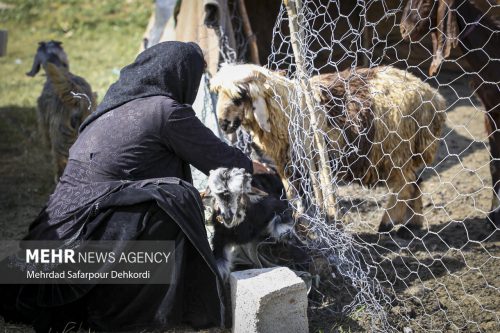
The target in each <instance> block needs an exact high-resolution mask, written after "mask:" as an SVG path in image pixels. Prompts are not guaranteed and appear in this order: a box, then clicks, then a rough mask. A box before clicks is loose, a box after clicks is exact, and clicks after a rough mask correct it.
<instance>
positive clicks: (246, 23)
mask: <svg viewBox="0 0 500 333" xmlns="http://www.w3.org/2000/svg"><path fill="white" fill-rule="evenodd" d="M238 9H239V11H240V15H241V19H242V20H243V32H244V33H245V37H246V38H247V40H248V45H249V48H250V60H251V61H252V62H253V63H254V64H256V65H260V58H259V48H258V47H257V37H256V36H255V34H254V33H253V30H252V25H251V24H250V20H249V19H248V13H247V7H246V6H245V0H238Z"/></svg>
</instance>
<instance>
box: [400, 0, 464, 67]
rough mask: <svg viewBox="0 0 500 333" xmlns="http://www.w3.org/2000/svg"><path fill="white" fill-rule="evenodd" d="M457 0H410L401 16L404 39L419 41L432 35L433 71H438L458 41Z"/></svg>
mask: <svg viewBox="0 0 500 333" xmlns="http://www.w3.org/2000/svg"><path fill="white" fill-rule="evenodd" d="M454 7H455V0H408V3H407V4H406V6H405V8H404V10H403V16H402V18H401V24H400V30H401V35H402V37H403V39H405V40H410V41H418V40H420V39H421V38H423V37H424V36H426V35H427V34H428V33H430V34H431V37H432V45H433V59H432V63H431V66H430V68H429V74H430V75H434V74H435V73H436V72H437V70H438V68H439V66H440V65H441V63H442V62H443V60H444V59H446V58H447V57H448V56H449V55H450V52H451V49H452V48H453V47H456V46H457V45H458V42H457V41H458V39H457V36H458V24H457V15H456V10H455V8H454Z"/></svg>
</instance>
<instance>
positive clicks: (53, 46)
mask: <svg viewBox="0 0 500 333" xmlns="http://www.w3.org/2000/svg"><path fill="white" fill-rule="evenodd" d="M61 45H62V42H59V41H55V40H51V41H48V42H40V43H38V49H37V51H36V54H35V58H34V59H33V65H32V66H31V70H30V71H29V72H28V73H26V75H28V76H31V77H33V76H35V75H36V74H37V73H38V72H39V71H40V66H44V65H45V64H47V63H48V62H50V63H52V64H54V65H56V66H58V67H64V68H66V69H69V62H68V56H67V55H66V52H64V49H63V48H62V46H61Z"/></svg>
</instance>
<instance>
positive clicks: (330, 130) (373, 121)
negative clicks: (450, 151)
mask: <svg viewBox="0 0 500 333" xmlns="http://www.w3.org/2000/svg"><path fill="white" fill-rule="evenodd" d="M311 86H312V87H313V91H314V97H315V99H316V101H317V102H319V103H320V104H321V105H324V106H325V108H326V111H327V114H328V123H326V124H323V126H322V130H323V131H324V132H325V133H327V135H328V137H329V140H328V143H329V147H328V149H329V154H330V158H332V159H336V158H338V157H339V156H341V157H342V163H341V165H342V166H343V167H342V169H340V170H337V172H339V175H340V176H341V177H342V178H343V179H344V180H352V179H354V180H357V181H359V182H361V183H362V184H364V185H375V184H380V182H381V181H382V182H387V185H388V187H389V188H390V189H391V199H390V200H389V204H388V206H387V211H386V213H385V214H384V217H383V219H382V222H381V226H380V229H381V230H388V229H390V228H391V225H392V224H393V223H394V224H397V223H404V222H408V223H409V224H413V225H414V226H419V225H420V224H421V214H422V203H421V200H422V199H421V193H420V189H419V188H418V186H417V185H416V183H415V182H416V180H417V173H418V171H420V169H421V168H422V167H423V166H425V165H429V164H430V163H432V160H433V158H434V156H435V153H436V150H437V146H438V138H439V136H440V132H441V127H442V125H443V123H444V119H445V116H444V113H442V112H436V111H439V110H444V108H445V102H444V99H443V98H442V97H441V95H439V94H438V93H437V91H435V90H434V89H433V88H431V87H430V86H429V85H428V84H426V83H423V82H422V81H421V80H419V79H417V78H416V77H414V76H413V75H411V74H408V73H406V72H404V71H401V70H397V69H395V68H392V67H380V68H377V69H371V70H362V69H360V70H356V71H355V72H354V73H350V72H348V71H345V72H341V73H335V74H325V75H320V76H316V77H314V78H312V79H311ZM212 89H213V90H214V91H216V92H218V93H219V100H218V103H217V114H218V118H219V120H220V121H229V123H231V124H232V123H235V120H237V119H240V120H241V125H243V126H244V127H245V128H246V129H248V130H250V131H251V132H252V133H253V137H254V140H255V142H256V143H257V144H258V145H259V146H260V147H261V148H262V149H263V151H264V152H265V153H266V154H267V155H269V156H270V157H271V158H273V159H274V161H275V162H276V165H277V169H278V172H279V174H280V176H281V177H282V179H283V183H284V184H286V186H285V187H286V189H287V194H288V195H289V198H290V196H293V195H294V193H293V191H291V190H290V189H291V187H290V184H289V183H288V178H289V177H290V175H291V173H290V172H287V171H286V170H287V169H286V166H287V164H288V163H289V162H290V159H291V157H290V144H289V142H290V139H289V136H288V117H287V115H286V114H287V113H288V114H289V113H290V112H291V108H290V104H289V101H291V100H294V96H293V94H295V93H296V90H295V82H294V81H292V80H289V79H287V78H285V77H283V76H281V75H279V74H277V73H274V72H272V71H269V70H266V69H264V68H262V67H258V66H253V65H234V66H228V68H224V67H223V69H222V70H221V72H219V73H218V74H217V75H216V76H215V77H214V79H213V80H212ZM259 99H263V100H264V101H265V103H258V102H257V101H258V100H259ZM295 100H296V99H295ZM235 101H237V102H236V103H235ZM262 110H264V113H267V114H268V119H267V121H268V122H269V123H268V124H267V125H268V126H269V128H270V131H267V130H265V127H266V124H265V123H264V124H263V123H262V119H261V120H260V122H259V121H258V119H257V118H258V117H257V116H256V114H258V113H259V112H261V113H262ZM261 118H262V117H261ZM237 123H238V122H237V121H236V124H237ZM342 134H345V136H344V135H342ZM347 145H352V146H355V147H356V148H357V153H356V154H354V155H347V156H345V154H344V152H345V147H346V146H347ZM407 202H408V204H407Z"/></svg>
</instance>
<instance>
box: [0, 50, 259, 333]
mask: <svg viewBox="0 0 500 333" xmlns="http://www.w3.org/2000/svg"><path fill="white" fill-rule="evenodd" d="M204 65H205V62H204V59H203V55H202V52H201V50H200V48H199V47H198V46H197V45H196V44H193V43H181V42H165V43H161V44H158V45H156V46H153V47H151V48H149V49H147V50H146V51H144V52H143V53H141V54H140V55H139V56H138V57H137V59H136V60H135V62H134V63H132V64H131V65H129V66H127V67H125V68H123V69H122V71H121V73H120V78H119V79H118V81H117V82H116V83H114V84H113V85H112V86H111V87H110V89H109V90H108V92H107V93H106V96H105V97H104V100H103V102H102V104H101V105H100V106H99V107H98V109H97V111H96V112H95V113H93V114H92V115H90V116H89V118H88V119H87V120H86V121H85V122H84V123H83V124H82V126H81V128H80V135H79V138H78V140H77V141H76V142H75V144H74V145H73V147H71V149H70V154H69V161H68V164H67V166H66V170H65V171H64V174H63V176H62V177H61V179H60V182H59V184H58V185H57V187H56V189H55V192H54V193H53V194H52V195H51V197H50V199H49V202H48V203H47V205H46V207H44V209H43V210H42V212H41V213H40V215H39V216H38V217H37V219H36V220H35V221H34V222H33V223H32V224H31V226H30V229H29V233H28V236H27V237H26V238H25V239H27V240H65V241H67V242H68V243H70V242H73V241H74V240H75V239H77V240H123V241H126V240H172V241H175V274H174V277H173V280H172V283H171V284H169V285H153V284H150V285H78V286H71V287H68V286H65V287H63V286H58V285H40V286H33V285H31V286H17V287H13V286H2V288H1V289H4V290H2V291H1V293H2V295H1V296H0V305H1V306H0V311H1V314H2V315H3V316H4V317H5V319H6V320H14V321H23V322H27V323H29V324H32V325H33V326H34V327H35V329H36V330H37V332H48V331H50V332H61V331H62V330H63V329H64V328H65V327H66V328H67V326H66V324H67V323H68V322H74V323H82V324H83V325H84V326H85V327H89V328H90V329H92V330H96V331H115V332H125V331H143V330H153V329H165V328H169V327H172V326H174V325H177V324H180V323H187V324H189V325H191V326H193V327H198V328H201V327H210V326H220V325H222V324H223V318H224V292H223V286H222V282H221V279H220V276H219V274H218V272H217V268H216V265H215V262H214V259H213V257H212V252H211V250H210V247H209V244H208V241H207V237H206V232H205V228H204V223H203V211H202V203H201V199H200V196H199V194H198V192H197V191H196V190H195V189H194V188H193V186H192V185H191V182H192V179H191V172H190V168H189V165H190V164H191V165H193V166H194V167H196V168H197V169H199V170H201V171H202V172H203V173H205V174H207V173H208V172H209V171H210V170H211V169H215V168H218V167H221V166H223V167H239V168H244V169H245V170H247V171H248V172H250V173H251V172H253V170H254V167H255V169H256V170H257V169H258V170H259V171H261V169H262V168H263V166H262V165H260V164H258V163H257V162H252V161H251V160H249V159H248V158H247V157H246V156H245V155H244V154H242V153H241V152H240V151H239V150H237V149H235V148H232V147H230V146H228V145H226V144H225V143H223V142H222V141H220V140H219V139H218V138H217V137H216V136H215V135H214V134H213V133H212V132H211V131H210V130H209V129H207V128H206V127H205V126H204V125H203V124H202V123H201V122H200V121H199V120H198V119H197V118H196V116H195V113H194V112H193V110H192V108H191V105H192V103H193V102H194V99H195V96H196V93H197V90H198V86H199V83H200V79H201V75H202V73H203V71H204Z"/></svg>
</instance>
